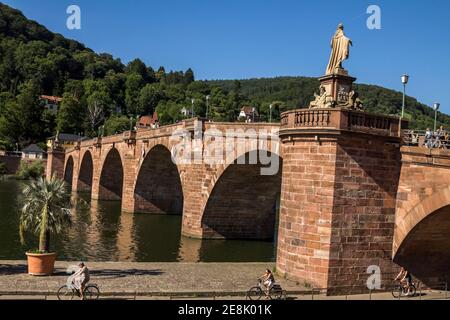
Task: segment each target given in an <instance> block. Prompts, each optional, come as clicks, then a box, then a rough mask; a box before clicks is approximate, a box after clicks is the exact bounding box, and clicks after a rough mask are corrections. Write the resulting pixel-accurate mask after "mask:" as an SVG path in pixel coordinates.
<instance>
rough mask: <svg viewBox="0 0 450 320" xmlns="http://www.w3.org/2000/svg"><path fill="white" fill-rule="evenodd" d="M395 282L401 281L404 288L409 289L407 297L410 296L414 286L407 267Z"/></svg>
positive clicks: (402, 269) (401, 270)
mask: <svg viewBox="0 0 450 320" xmlns="http://www.w3.org/2000/svg"><path fill="white" fill-rule="evenodd" d="M395 281H399V282H400V283H401V284H402V285H403V287H404V288H408V293H407V295H408V296H409V295H410V290H411V285H412V275H411V273H410V272H409V271H408V269H406V268H405V267H402V268H401V269H400V273H399V274H398V275H397V277H396V278H395Z"/></svg>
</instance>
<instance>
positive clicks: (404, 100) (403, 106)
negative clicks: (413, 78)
mask: <svg viewBox="0 0 450 320" xmlns="http://www.w3.org/2000/svg"><path fill="white" fill-rule="evenodd" d="M408 81H409V75H407V74H404V75H403V76H402V83H403V103H402V118H403V117H404V116H405V107H406V85H407V84H408Z"/></svg>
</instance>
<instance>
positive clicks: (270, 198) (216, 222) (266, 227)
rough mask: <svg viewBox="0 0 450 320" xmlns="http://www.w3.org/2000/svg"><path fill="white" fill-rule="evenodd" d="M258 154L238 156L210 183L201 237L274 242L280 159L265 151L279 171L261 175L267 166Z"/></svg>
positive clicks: (279, 187) (249, 153)
mask: <svg viewBox="0 0 450 320" xmlns="http://www.w3.org/2000/svg"><path fill="white" fill-rule="evenodd" d="M259 152H260V151H259V150H255V151H251V152H247V153H245V154H243V155H241V156H240V157H239V158H238V159H237V160H236V161H235V162H234V163H233V164H230V165H228V166H226V167H224V169H223V170H221V171H219V175H218V177H215V179H214V180H213V181H215V184H214V187H213V188H212V190H211V191H210V195H209V198H208V201H207V203H206V205H205V209H204V212H203V216H202V221H201V222H202V229H203V238H207V239H208V238H210V239H272V240H273V238H274V234H275V224H276V211H277V210H276V209H277V201H278V197H279V195H280V190H281V168H282V159H281V157H279V156H278V155H277V154H272V153H270V152H268V156H269V157H270V156H272V155H273V156H274V158H273V159H276V161H278V163H279V166H278V170H277V171H276V174H274V175H262V174H261V169H262V168H263V167H266V166H265V165H264V164H262V163H261V161H260V158H259ZM255 156H256V158H257V159H258V161H257V163H256V164H251V163H250V162H249V159H250V158H254V157H255ZM244 160H245V161H244ZM239 163H245V164H239Z"/></svg>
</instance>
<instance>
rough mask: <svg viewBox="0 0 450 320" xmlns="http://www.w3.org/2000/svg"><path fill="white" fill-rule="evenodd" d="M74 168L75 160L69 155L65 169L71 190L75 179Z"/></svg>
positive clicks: (65, 178) (65, 177)
mask: <svg viewBox="0 0 450 320" xmlns="http://www.w3.org/2000/svg"><path fill="white" fill-rule="evenodd" d="M73 169H74V161H73V157H72V156H69V157H68V158H67V161H66V167H65V169H64V181H66V182H67V184H68V186H69V188H70V190H71V189H72V181H73Z"/></svg>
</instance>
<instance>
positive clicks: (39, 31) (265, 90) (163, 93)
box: [0, 3, 450, 149]
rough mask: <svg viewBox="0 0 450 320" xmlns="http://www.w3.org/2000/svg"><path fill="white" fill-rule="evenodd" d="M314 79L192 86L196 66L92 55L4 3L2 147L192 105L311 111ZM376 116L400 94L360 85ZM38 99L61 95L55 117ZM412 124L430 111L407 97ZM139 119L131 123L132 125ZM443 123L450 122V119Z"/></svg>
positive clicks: (231, 110)
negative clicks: (174, 68)
mask: <svg viewBox="0 0 450 320" xmlns="http://www.w3.org/2000/svg"><path fill="white" fill-rule="evenodd" d="M317 88H318V82H317V80H315V79H312V78H301V77H283V78H274V79H251V80H242V81H237V80H228V81H195V77H194V72H193V71H192V70H191V69H188V70H185V71H166V70H165V68H164V67H159V68H158V69H156V70H154V69H153V68H152V67H150V66H147V65H145V64H144V63H143V62H142V61H141V60H139V59H135V60H133V61H131V62H129V63H128V64H126V65H125V64H123V63H122V62H121V61H120V59H117V58H114V57H113V56H112V55H111V54H108V53H100V54H98V53H95V52H93V51H92V50H91V49H89V48H86V47H85V46H84V45H83V44H81V43H79V42H77V41H74V40H69V39H66V38H64V37H63V36H62V35H60V34H55V33H52V32H50V31H49V30H47V29H46V28H45V27H44V26H42V25H40V24H38V23H37V22H34V21H31V20H28V19H27V18H26V17H24V16H23V14H22V13H21V12H20V11H18V10H15V9H12V8H10V7H8V6H6V5H4V4H1V3H0V149H15V148H21V147H23V146H26V145H28V144H30V143H40V144H43V143H44V142H45V139H46V138H47V137H49V136H52V135H54V134H55V133H56V132H57V131H59V132H65V133H79V134H83V135H86V136H91V137H92V136H96V135H97V134H98V133H99V132H100V131H102V132H104V133H105V134H112V133H115V132H120V131H123V130H127V129H128V128H129V127H130V122H131V121H135V119H136V118H137V117H138V116H140V115H145V114H152V113H153V112H154V111H155V110H156V111H157V112H158V115H159V118H160V121H161V122H162V124H166V123H172V122H175V121H178V120H180V119H182V115H181V113H180V110H181V109H182V108H183V107H186V108H188V109H190V108H191V101H192V99H194V111H195V114H196V115H199V116H205V113H206V99H205V97H206V96H207V95H209V96H210V100H209V105H210V111H209V117H210V118H212V119H213V120H215V121H236V120H237V116H238V114H239V110H240V108H241V107H242V106H243V105H250V106H253V107H255V108H257V109H258V110H259V112H260V114H261V118H262V120H267V118H268V113H269V112H268V110H269V105H270V104H271V103H272V104H273V105H274V106H275V107H274V110H273V119H274V120H277V119H279V113H280V112H282V111H283V110H288V109H291V108H297V107H304V106H307V105H308V103H309V101H310V100H311V99H312V96H313V92H314V91H315V90H317ZM358 90H359V92H360V96H361V98H362V99H363V100H364V101H365V104H366V106H367V109H368V110H369V111H371V112H381V113H386V114H398V112H399V109H400V106H401V94H400V93H398V92H394V91H391V90H387V89H383V88H380V87H375V86H367V85H358ZM40 95H54V96H60V97H62V98H63V99H62V102H61V104H60V108H59V111H58V113H56V114H54V113H52V112H50V111H48V110H47V109H46V108H45V107H44V104H43V103H42V101H40V100H39V96H40ZM408 114H409V115H410V116H411V120H412V126H413V127H418V128H424V127H425V126H430V125H431V124H432V120H433V111H432V110H431V109H430V108H428V107H426V106H424V105H422V104H420V103H418V102H417V101H416V100H414V99H413V98H408ZM133 119H134V120H133ZM439 120H440V121H441V122H443V123H445V124H450V118H449V117H448V116H444V115H440V117H439Z"/></svg>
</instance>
